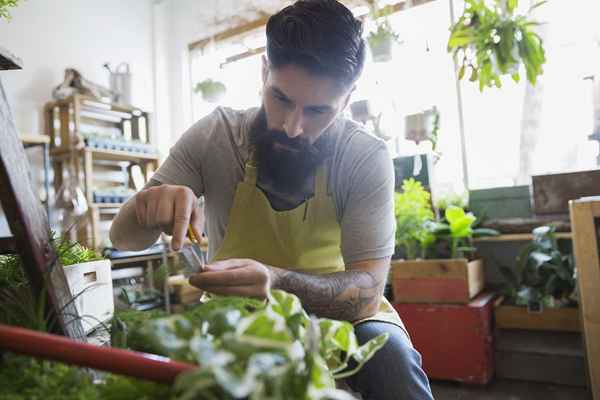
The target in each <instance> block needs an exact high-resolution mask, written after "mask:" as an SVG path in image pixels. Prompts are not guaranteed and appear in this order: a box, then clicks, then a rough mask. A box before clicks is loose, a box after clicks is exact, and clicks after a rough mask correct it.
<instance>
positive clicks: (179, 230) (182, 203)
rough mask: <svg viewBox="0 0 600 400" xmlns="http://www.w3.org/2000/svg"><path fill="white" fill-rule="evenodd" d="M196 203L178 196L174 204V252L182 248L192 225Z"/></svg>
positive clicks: (183, 196) (172, 242)
mask: <svg viewBox="0 0 600 400" xmlns="http://www.w3.org/2000/svg"><path fill="white" fill-rule="evenodd" d="M194 203H195V202H194V201H190V198H188V197H187V196H185V195H182V196H177V197H176V198H175V201H174V202H173V213H174V217H173V240H172V241H171V244H172V247H173V250H179V249H180V248H181V245H182V243H183V239H184V238H185V234H186V232H187V229H188V225H189V223H190V214H191V213H192V206H195V204H194Z"/></svg>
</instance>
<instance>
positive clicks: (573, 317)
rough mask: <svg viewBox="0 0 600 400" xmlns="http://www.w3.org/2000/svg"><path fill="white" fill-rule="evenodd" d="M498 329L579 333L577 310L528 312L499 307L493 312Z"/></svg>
mask: <svg viewBox="0 0 600 400" xmlns="http://www.w3.org/2000/svg"><path fill="white" fill-rule="evenodd" d="M494 316H495V318H496V326H497V327H498V328H500V329H528V330H543V331H562V332H581V323H580V320H579V309H578V308H576V307H562V308H544V309H543V310H542V311H541V312H529V311H528V310H527V307H517V306H508V305H500V306H498V307H496V310H495V311H494Z"/></svg>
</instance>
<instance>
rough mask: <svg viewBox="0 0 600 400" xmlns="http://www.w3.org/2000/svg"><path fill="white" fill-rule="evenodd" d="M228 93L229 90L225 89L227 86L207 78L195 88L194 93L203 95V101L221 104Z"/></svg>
mask: <svg viewBox="0 0 600 400" xmlns="http://www.w3.org/2000/svg"><path fill="white" fill-rule="evenodd" d="M226 91H227V89H226V88H225V84H223V83H222V82H219V81H215V80H212V79H210V78H207V79H205V80H203V81H202V82H198V83H197V84H196V86H195V87H194V92H195V93H200V94H201V95H202V99H203V100H204V101H207V102H209V103H217V102H219V101H220V100H221V99H222V98H223V96H224V95H225V92H226Z"/></svg>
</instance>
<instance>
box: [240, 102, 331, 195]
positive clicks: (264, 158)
mask: <svg viewBox="0 0 600 400" xmlns="http://www.w3.org/2000/svg"><path fill="white" fill-rule="evenodd" d="M322 136H324V135H322ZM322 139H323V140H322ZM250 142H251V144H252V146H253V149H254V159H255V161H256V163H257V168H258V176H259V180H261V181H264V182H269V183H270V184H271V185H272V187H273V188H274V189H275V190H276V191H277V192H279V193H282V194H296V193H298V192H300V191H302V190H303V188H304V184H305V183H306V181H307V179H309V178H310V177H311V176H312V174H313V173H314V171H315V170H316V168H317V167H318V166H319V165H320V164H321V163H322V162H323V160H324V159H325V158H326V157H327V155H328V154H329V151H328V145H326V143H325V142H327V140H326V139H325V138H319V140H318V141H317V142H315V143H314V144H311V143H310V142H309V141H308V140H307V139H305V138H301V137H296V138H293V139H292V138H290V137H288V136H287V134H286V133H285V132H283V131H279V130H275V129H268V128H267V123H266V116H265V111H264V108H261V109H260V111H259V113H258V116H257V118H256V121H255V123H254V125H253V127H252V130H251V132H250Z"/></svg>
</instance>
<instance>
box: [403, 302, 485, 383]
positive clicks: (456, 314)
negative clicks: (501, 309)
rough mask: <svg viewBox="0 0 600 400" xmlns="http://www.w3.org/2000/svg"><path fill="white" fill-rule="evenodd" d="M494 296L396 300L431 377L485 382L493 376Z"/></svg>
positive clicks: (426, 370)
mask: <svg viewBox="0 0 600 400" xmlns="http://www.w3.org/2000/svg"><path fill="white" fill-rule="evenodd" d="M494 297H495V295H494V294H493V293H489V292H487V293H486V292H484V293H481V294H480V295H479V296H477V297H476V298H475V299H473V300H472V301H471V302H469V303H468V304H414V303H413V304H410V303H394V308H395V309H396V310H397V311H398V313H399V314H400V317H401V318H402V321H404V324H405V325H406V328H407V330H408V332H409V334H410V337H411V340H412V342H413V345H414V346H415V348H416V349H417V350H418V351H419V352H420V353H421V356H422V357H423V368H424V370H425V372H426V373H427V376H429V377H430V378H434V379H444V380H452V381H459V382H465V383H472V384H481V385H483V384H486V383H488V382H489V381H490V380H491V379H492V376H493V375H494V365H495V364H494V335H493V330H492V313H493V303H494V301H493V300H494Z"/></svg>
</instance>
